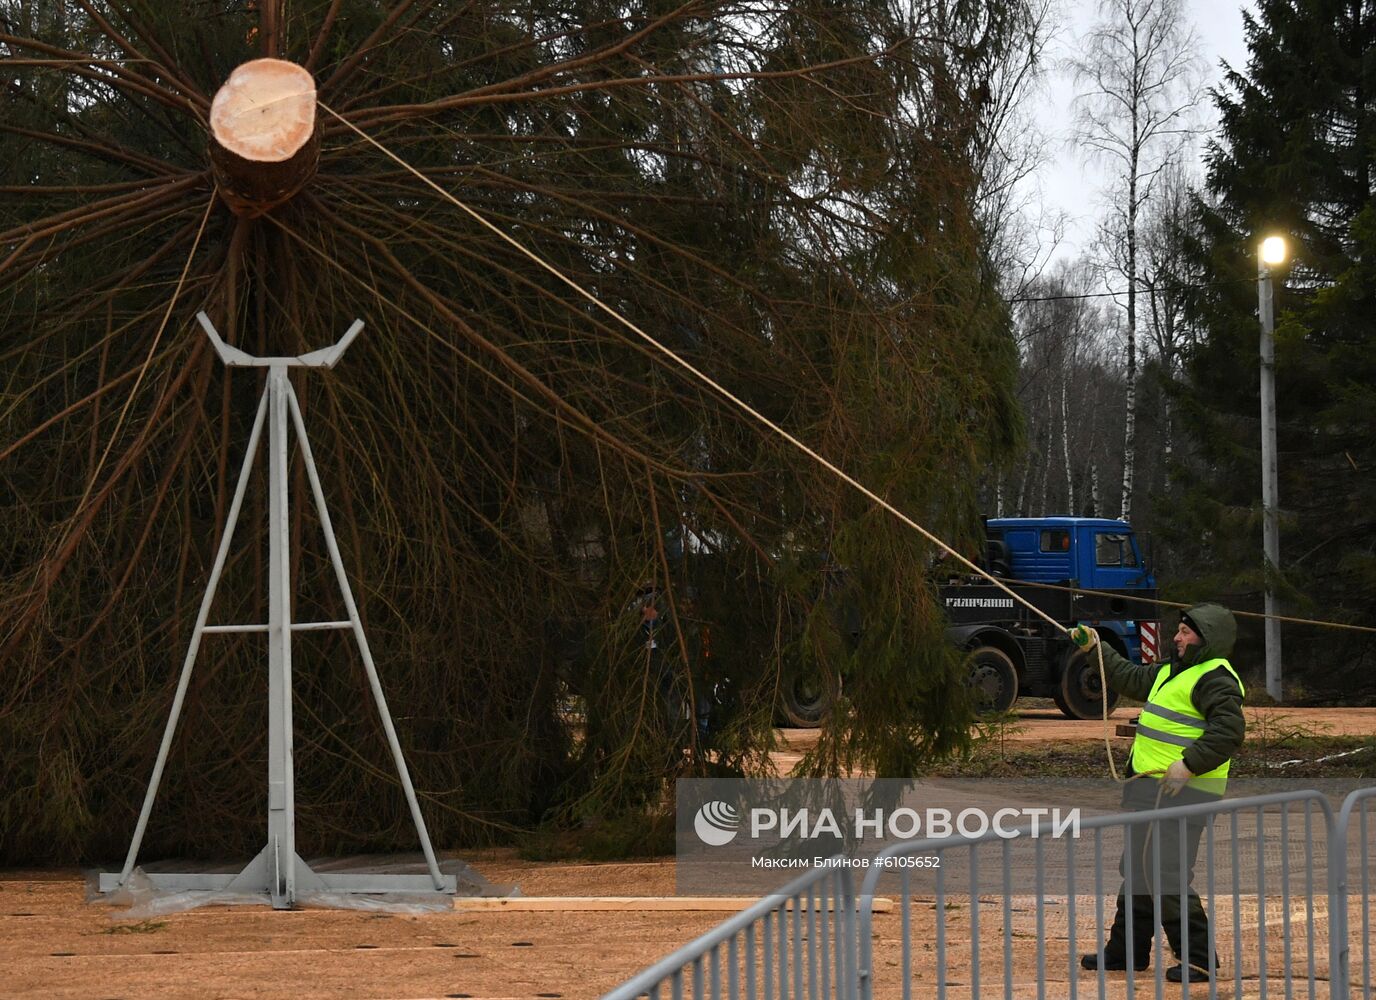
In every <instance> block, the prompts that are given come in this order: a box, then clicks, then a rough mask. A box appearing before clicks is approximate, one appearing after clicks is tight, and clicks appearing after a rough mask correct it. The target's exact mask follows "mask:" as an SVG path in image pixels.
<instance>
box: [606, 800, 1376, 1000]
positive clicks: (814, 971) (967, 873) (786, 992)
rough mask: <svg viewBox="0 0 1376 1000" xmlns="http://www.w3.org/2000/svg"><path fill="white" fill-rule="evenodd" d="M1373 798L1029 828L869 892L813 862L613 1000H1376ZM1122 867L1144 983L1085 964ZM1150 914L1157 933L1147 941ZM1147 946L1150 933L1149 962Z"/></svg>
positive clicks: (908, 871) (939, 846)
mask: <svg viewBox="0 0 1376 1000" xmlns="http://www.w3.org/2000/svg"><path fill="white" fill-rule="evenodd" d="M1372 803H1376V788H1366V789H1362V790H1359V791H1356V792H1353V793H1352V794H1350V795H1349V796H1348V797H1347V798H1346V800H1345V801H1344V802H1343V804H1342V806H1341V807H1340V808H1339V809H1338V810H1337V812H1336V814H1335V812H1334V809H1333V807H1332V806H1331V805H1330V803H1329V801H1328V800H1327V799H1326V798H1325V797H1324V796H1323V795H1322V794H1320V793H1319V792H1317V791H1295V792H1285V793H1278V794H1273V795H1260V796H1254V797H1250V798H1240V799H1223V800H1220V801H1217V802H1208V803H1202V804H1198V805H1188V806H1175V807H1171V808H1166V809H1156V810H1151V811H1143V812H1134V813H1122V814H1116V815H1113V816H1103V817H1094V818H1090V819H1084V820H1082V821H1081V822H1080V823H1079V826H1078V832H1077V836H1074V837H1058V838H1054V839H1048V838H1045V837H1038V836H1035V835H1034V832H1035V831H1033V830H1031V829H1030V828H1023V829H1020V830H1018V831H1015V832H1014V831H1010V832H1013V836H1007V835H1005V834H1003V833H993V832H991V833H987V834H984V835H982V836H976V837H971V836H956V837H945V838H939V839H927V840H918V841H909V842H905V843H901V844H895V845H892V846H890V847H888V848H886V849H885V850H883V851H882V852H880V853H879V854H878V855H877V856H876V857H875V858H873V859H871V861H870V863H869V865H868V873H867V875H866V877H865V881H864V883H863V885H862V887H861V890H860V893H859V895H858V896H857V895H856V894H855V892H854V888H853V883H852V880H851V874H850V870H849V868H848V867H846V866H836V867H822V868H815V869H812V870H810V871H809V872H808V873H807V874H805V875H803V876H802V877H800V878H798V879H796V880H795V881H793V882H791V883H789V884H788V885H787V886H785V887H784V888H783V889H781V890H780V891H779V892H778V893H776V894H774V895H771V896H768V897H766V898H764V899H762V900H760V901H759V902H758V903H756V904H754V905H753V906H751V907H750V908H749V909H747V910H744V911H743V912H741V913H739V914H737V915H736V916H734V917H732V918H731V919H730V920H728V921H726V922H725V923H723V924H721V925H720V926H719V927H716V928H714V929H713V930H712V931H710V932H708V933H707V934H705V935H703V936H702V937H700V938H698V939H697V940H695V941H693V942H691V943H689V944H687V945H685V946H684V947H683V948H680V949H679V950H678V951H676V952H674V953H673V954H672V955H670V956H669V957H667V958H665V959H664V960H662V961H660V962H658V963H656V964H655V965H654V966H651V967H650V968H649V969H646V970H645V971H644V972H642V973H640V974H639V975H637V976H636V977H634V978H633V979H631V980H630V981H628V982H627V983H625V984H623V985H622V986H620V987H618V988H617V989H615V990H613V991H612V992H610V993H608V994H607V995H606V997H604V998H603V1000H633V998H636V997H642V996H648V997H650V998H651V1000H660V998H661V997H664V996H665V995H666V994H665V992H664V991H665V990H666V988H667V990H668V995H669V996H672V997H673V998H675V1000H680V998H682V997H685V996H686V997H692V998H694V1000H699V998H701V1000H706V998H709V997H710V998H712V1000H719V998H722V997H729V998H731V1000H736V998H738V997H739V998H745V1000H757V998H763V1000H784V998H790V1000H793V998H805V1000H830V998H832V997H835V998H837V1000H875V998H877V997H882V998H889V997H893V998H902V1000H912V998H914V997H919V996H920V997H923V998H926V997H933V998H935V1000H946V998H952V1000H956V998H965V997H969V998H971V1000H976V998H982V997H997V996H1002V997H1004V998H1007V1000H1012V998H1014V997H1017V998H1018V1000H1022V998H1031V997H1034V996H1035V997H1036V998H1037V1000H1044V998H1045V997H1047V996H1048V995H1051V996H1055V997H1069V998H1070V1000H1077V998H1078V997H1079V996H1080V995H1084V996H1086V997H1089V996H1095V997H1099V998H1104V997H1107V996H1110V995H1111V996H1113V997H1115V998H1116V997H1119V996H1122V997H1124V998H1126V1000H1133V997H1134V996H1135V994H1137V993H1138V992H1141V993H1142V994H1143V995H1149V996H1153V997H1167V996H1175V995H1177V993H1178V995H1180V996H1181V997H1188V996H1190V995H1194V996H1203V995H1204V993H1205V991H1206V990H1207V994H1208V996H1209V997H1210V998H1211V1000H1213V998H1216V997H1218V996H1219V995H1220V990H1222V991H1223V992H1222V995H1223V996H1226V997H1242V996H1257V997H1261V998H1263V1000H1265V998H1267V997H1268V996H1270V995H1275V996H1276V997H1282V996H1283V997H1285V998H1286V1000H1293V998H1295V997H1296V996H1301V997H1308V998H1309V1000H1318V998H1319V997H1320V996H1323V995H1325V994H1326V995H1327V996H1329V997H1331V998H1333V1000H1338V998H1342V1000H1347V998H1348V997H1349V996H1361V997H1362V1000H1372V997H1373V968H1372V965H1371V951H1372V945H1371V941H1372V931H1373V927H1372V924H1373V914H1372V907H1373V900H1372V893H1371V889H1372V881H1373V879H1372V857H1373V853H1376V851H1373V847H1374V846H1376V845H1374V844H1373V842H1372V833H1373V827H1376V824H1372V823H1370V822H1369V821H1368V812H1369V810H1370V809H1371V808H1372V805H1371V804H1372ZM1191 838H1194V842H1193V844H1191V843H1190V841H1191ZM1179 844H1184V845H1185V850H1184V852H1183V853H1182V852H1180V851H1179V850H1178V848H1177V845H1179ZM1196 850H1197V858H1194V854H1195V851H1196ZM1175 855H1180V856H1181V857H1182V859H1183V861H1184V862H1186V863H1181V864H1174V863H1173V861H1174V856H1175ZM1120 858H1122V859H1123V861H1122V863H1121V867H1120V868H1119V871H1121V872H1122V873H1123V875H1122V885H1121V891H1122V893H1123V896H1124V897H1125V903H1126V904H1127V905H1125V907H1124V918H1125V919H1124V924H1125V928H1126V934H1125V937H1124V945H1125V952H1126V955H1125V963H1124V964H1127V965H1140V966H1142V967H1143V970H1145V969H1146V968H1147V967H1148V966H1150V967H1151V968H1152V972H1151V973H1150V974H1149V975H1150V978H1149V979H1146V978H1145V977H1142V975H1141V973H1140V972H1139V978H1134V975H1133V974H1132V973H1128V974H1126V975H1124V974H1123V973H1122V972H1118V971H1112V972H1110V971H1109V970H1106V969H1104V968H1102V967H1099V968H1091V969H1084V968H1083V967H1082V966H1081V956H1082V954H1099V953H1100V948H1101V947H1102V946H1103V944H1104V941H1105V939H1106V937H1107V932H1108V928H1109V926H1110V924H1111V923H1112V916H1111V914H1110V913H1109V909H1110V908H1111V907H1113V906H1114V905H1115V903H1116V899H1117V896H1118V893H1119V891H1120V884H1119V875H1117V874H1113V875H1111V876H1106V875H1105V870H1106V869H1107V870H1109V871H1110V872H1112V871H1113V867H1112V866H1113V864H1114V862H1115V861H1116V860H1118V859H1120ZM1192 858H1193V863H1192V864H1191V863H1188V862H1190V861H1191V859H1192ZM900 859H909V860H910V861H913V862H916V861H919V860H920V862H921V863H920V864H907V865H905V864H904V863H901V861H900ZM933 859H935V860H933ZM1129 862H1131V863H1129ZM1090 869H1092V871H1090ZM1143 883H1145V884H1143ZM1196 892H1197V893H1198V897H1197V898H1198V899H1199V906H1200V911H1202V913H1203V914H1204V915H1205V917H1206V918H1207V922H1208V927H1207V934H1201V933H1200V932H1199V931H1198V928H1199V926H1200V924H1199V923H1198V922H1197V921H1196V923H1195V927H1196V931H1195V932H1194V934H1193V935H1192V933H1191V921H1190V918H1189V914H1190V905H1191V902H1192V897H1193V896H1194V894H1195V893H1196ZM884 896H889V897H896V898H897V900H898V908H899V926H898V927H897V928H894V927H892V925H889V921H890V920H892V917H886V918H885V921H884V922H883V923H882V924H876V922H875V921H874V919H873V918H874V912H875V907H874V901H875V899H876V897H884ZM1133 901H1136V902H1137V906H1136V907H1134V906H1133V905H1132V902H1133ZM857 904H858V905H857ZM1134 909H1135V910H1136V912H1135V913H1134ZM1200 911H1196V913H1198V912H1200ZM1354 911H1355V912H1354ZM1177 913H1178V914H1179V915H1178V916H1176V914H1177ZM1140 920H1149V921H1150V923H1151V926H1152V930H1153V933H1152V934H1150V935H1147V934H1145V933H1142V932H1141V928H1140V927H1137V928H1136V929H1137V931H1138V934H1136V935H1135V934H1134V933H1133V931H1134V926H1135V923H1136V922H1137V921H1140ZM1176 920H1178V921H1179V923H1178V924H1175V921H1176ZM1167 924H1172V925H1173V926H1171V928H1170V930H1169V931H1166V925H1167ZM886 925H888V926H886ZM1354 930H1355V933H1354ZM1163 931H1165V932H1166V933H1162V932H1163ZM1166 936H1169V937H1170V938H1173V939H1174V941H1175V942H1176V943H1177V944H1178V951H1179V954H1178V955H1177V954H1172V952H1173V951H1175V950H1176V949H1171V950H1170V951H1168V950H1167V947H1166V943H1165V942H1163V940H1162V938H1163V937H1166ZM1137 938H1140V939H1141V940H1147V939H1150V940H1151V942H1152V943H1151V945H1150V946H1149V948H1148V949H1147V950H1146V952H1145V954H1144V953H1143V952H1142V951H1141V950H1139V948H1138V947H1137V945H1135V944H1134V943H1133V942H1134V940H1135V939H1137ZM1210 955H1213V956H1215V957H1216V962H1217V964H1216V965H1215V966H1213V967H1212V968H1207V969H1200V970H1198V971H1197V972H1196V974H1197V975H1199V976H1200V978H1199V979H1198V980H1196V981H1195V982H1193V983H1189V982H1186V983H1176V982H1172V981H1170V980H1168V978H1167V969H1168V967H1170V966H1174V965H1176V964H1177V963H1179V962H1181V961H1182V960H1183V964H1184V965H1185V966H1186V968H1189V966H1190V965H1191V964H1192V963H1191V959H1192V958H1193V964H1194V965H1195V966H1196V967H1208V966H1210V965H1211V963H1210V962H1209V961H1208V956H1210ZM1201 956H1203V957H1202V958H1201ZM1094 964H1096V965H1099V966H1101V965H1102V962H1099V963H1094ZM1354 980H1355V982H1354ZM1350 983H1351V984H1353V985H1357V984H1360V987H1361V991H1360V993H1358V992H1355V991H1354V992H1349V984H1350ZM1191 990H1193V991H1194V992H1193V994H1191V993H1190V991H1191Z"/></svg>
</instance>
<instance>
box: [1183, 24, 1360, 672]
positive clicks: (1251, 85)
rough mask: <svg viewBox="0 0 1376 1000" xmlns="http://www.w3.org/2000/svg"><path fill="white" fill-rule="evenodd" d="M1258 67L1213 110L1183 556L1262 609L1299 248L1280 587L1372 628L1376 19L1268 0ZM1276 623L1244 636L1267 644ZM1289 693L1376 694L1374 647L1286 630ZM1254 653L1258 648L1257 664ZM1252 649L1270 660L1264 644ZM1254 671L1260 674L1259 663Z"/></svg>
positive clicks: (1257, 40) (1253, 56) (1196, 259)
mask: <svg viewBox="0 0 1376 1000" xmlns="http://www.w3.org/2000/svg"><path fill="white" fill-rule="evenodd" d="M1244 16H1245V17H1246V26H1247V38H1248V47H1249V50H1250V55H1249V59H1248V65H1247V68H1246V70H1245V71H1243V72H1237V71H1234V72H1230V73H1229V74H1228V76H1227V85H1226V88H1225V89H1224V90H1223V91H1222V92H1221V93H1220V94H1219V95H1217V97H1216V100H1217V104H1218V110H1219V112H1220V117H1221V132H1220V135H1219V138H1218V140H1217V142H1216V143H1215V144H1214V146H1213V147H1212V149H1211V152H1210V157H1209V175H1208V189H1209V195H1210V197H1209V198H1208V199H1207V200H1205V199H1199V200H1197V202H1196V206H1195V212H1196V215H1197V221H1198V224H1199V225H1198V229H1197V230H1196V231H1195V233H1194V234H1193V235H1188V236H1187V237H1186V239H1185V250H1186V252H1187V254H1188V255H1189V256H1190V257H1191V258H1192V261H1193V263H1194V264H1196V265H1197V266H1198V267H1199V268H1200V273H1201V276H1202V281H1203V285H1202V287H1201V288H1200V289H1199V290H1198V292H1197V294H1196V295H1195V296H1194V297H1193V300H1192V302H1191V304H1190V309H1191V313H1192V319H1193V320H1194V321H1195V322H1197V323H1198V324H1199V327H1200V329H1201V331H1202V332H1203V336H1202V339H1201V341H1200V342H1199V343H1198V344H1196V345H1194V346H1193V347H1192V348H1191V349H1190V350H1189V354H1188V359H1187V365H1186V378H1185V384H1184V385H1183V387H1182V388H1181V390H1180V392H1179V400H1178V406H1179V408H1180V409H1179V414H1180V417H1181V418H1182V423H1183V424H1184V425H1185V429H1186V431H1187V433H1188V434H1189V436H1190V438H1191V443H1192V446H1193V449H1194V451H1195V456H1196V457H1195V460H1194V461H1193V462H1192V463H1190V464H1189V465H1187V466H1185V467H1183V468H1182V470H1181V471H1182V478H1181V479H1180V480H1179V482H1178V483H1177V488H1176V489H1175V490H1174V491H1173V495H1172V496H1171V497H1170V498H1169V501H1168V502H1169V509H1171V510H1173V511H1174V530H1173V534H1174V539H1173V541H1174V547H1175V548H1176V550H1177V555H1178V556H1185V555H1186V554H1187V553H1188V554H1189V555H1192V556H1193V558H1194V562H1193V570H1194V574H1195V575H1194V576H1192V577H1191V578H1190V579H1189V581H1188V583H1182V584H1181V585H1180V586H1181V589H1182V590H1187V591H1189V592H1190V594H1191V596H1201V597H1202V596H1206V595H1208V596H1213V597H1220V598H1224V599H1227V600H1230V601H1233V602H1239V603H1244V604H1245V603H1250V604H1252V605H1253V606H1254V607H1255V606H1256V605H1257V604H1258V603H1259V599H1260V594H1261V592H1262V590H1263V589H1264V577H1263V567H1264V561H1263V559H1262V546H1261V503H1260V476H1261V472H1260V450H1259V449H1260V446H1259V403H1258V375H1257V371H1258V353H1257V343H1258V323H1257V315H1256V309H1257V294H1256V285H1255V275H1256V266H1257V265H1256V254H1257V250H1258V244H1259V243H1260V241H1261V239H1262V238H1263V237H1264V236H1266V235H1269V234H1271V233H1275V232H1279V233H1283V234H1285V235H1286V236H1287V237H1288V239H1289V241H1290V245H1291V256H1292V260H1293V264H1292V265H1291V266H1290V268H1289V270H1288V273H1287V274H1282V275H1281V276H1280V277H1279V279H1278V288H1277V331H1276V339H1277V349H1276V394H1277V405H1278V421H1279V424H1278V441H1277V444H1278V456H1279V470H1280V509H1281V512H1282V536H1281V565H1280V575H1281V577H1282V579H1281V580H1280V581H1279V586H1280V587H1281V588H1282V593H1283V594H1285V595H1287V596H1288V598H1289V600H1290V602H1291V610H1293V611H1295V612H1300V613H1313V614H1317V615H1318V616H1320V617H1323V618H1328V619H1339V620H1350V621H1354V622H1360V623H1364V624H1370V623H1371V622H1372V621H1373V615H1374V614H1376V515H1374V514H1373V511H1376V328H1373V326H1372V324H1371V309H1372V306H1371V296H1372V289H1373V288H1376V199H1373V194H1372V189H1371V183H1370V182H1371V179H1372V178H1371V172H1372V157H1373V153H1374V149H1376V147H1373V145H1372V140H1373V138H1374V137H1376V133H1374V132H1373V124H1376V119H1373V109H1372V101H1371V98H1372V95H1373V93H1376V89H1374V88H1376V75H1373V74H1376V58H1374V57H1376V9H1373V5H1372V4H1370V3H1348V2H1336V0H1300V2H1295V0H1263V2H1262V3H1260V4H1259V5H1258V11H1257V14H1256V16H1255V17H1253V16H1250V15H1244ZM1260 634H1261V630H1260V626H1259V624H1258V625H1257V626H1255V627H1249V628H1247V629H1245V630H1244V637H1246V638H1248V639H1249V641H1251V642H1259V638H1260ZM1286 634H1287V638H1286V640H1285V644H1284V653H1285V671H1286V679H1287V682H1290V681H1294V680H1297V679H1300V678H1302V682H1303V685H1304V686H1305V687H1307V688H1311V689H1330V690H1340V691H1343V692H1344V693H1346V694H1347V695H1349V696H1351V695H1353V694H1354V693H1360V692H1364V693H1365V694H1366V695H1368V696H1369V695H1370V694H1371V693H1373V692H1376V682H1374V681H1373V679H1372V678H1373V674H1372V671H1371V666H1372V664H1373V662H1374V661H1376V643H1374V642H1373V641H1372V640H1371V637H1370V636H1369V635H1363V634H1361V633H1356V632H1339V631H1307V630H1305V629H1301V628H1296V627H1291V626H1286ZM1247 648H1248V647H1247V646H1244V650H1246V649H1247ZM1253 648H1255V647H1253ZM1243 655H1244V660H1243V662H1244V664H1245V663H1246V662H1247V660H1251V662H1252V663H1253V664H1258V663H1259V662H1260V653H1259V650H1258V651H1257V652H1256V655H1255V656H1248V655H1247V654H1246V653H1245V652H1244V654H1243Z"/></svg>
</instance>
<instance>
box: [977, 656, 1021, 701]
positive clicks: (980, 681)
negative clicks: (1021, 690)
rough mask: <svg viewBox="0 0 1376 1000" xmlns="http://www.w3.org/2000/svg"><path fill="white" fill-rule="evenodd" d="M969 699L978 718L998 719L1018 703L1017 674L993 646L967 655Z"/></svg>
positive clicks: (1011, 663) (1009, 661) (1005, 657)
mask: <svg viewBox="0 0 1376 1000" xmlns="http://www.w3.org/2000/svg"><path fill="white" fill-rule="evenodd" d="M969 663H970V679H969V682H968V683H969V685H970V695H971V698H972V700H973V701H974V703H975V710H976V711H977V712H979V713H980V714H981V715H1001V714H1002V713H1004V712H1006V711H1008V710H1009V709H1010V708H1012V707H1013V702H1015V701H1017V700H1018V671H1017V668H1016V667H1014V666H1013V661H1012V660H1010V659H1009V658H1008V654H1007V653H1005V652H1004V651H1003V650H1001V649H995V648H994V647H993V646H980V647H978V648H977V649H975V650H974V651H973V652H971V653H970V656H969Z"/></svg>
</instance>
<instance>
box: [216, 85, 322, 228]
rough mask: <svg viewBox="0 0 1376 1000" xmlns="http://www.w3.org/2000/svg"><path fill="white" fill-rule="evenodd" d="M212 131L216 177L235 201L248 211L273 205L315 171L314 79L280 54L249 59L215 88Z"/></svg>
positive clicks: (235, 206)
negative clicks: (274, 56) (282, 58)
mask: <svg viewBox="0 0 1376 1000" xmlns="http://www.w3.org/2000/svg"><path fill="white" fill-rule="evenodd" d="M210 136H211V138H210V160H211V164H212V166H213V169H214V173H215V180H216V183H217V184H218V185H219V188H220V194H221V196H222V197H223V198H224V199H225V202H226V203H227V204H228V205H229V207H230V209H231V210H233V211H234V212H235V213H236V214H238V215H245V216H257V215H262V214H263V213H265V212H268V211H270V210H271V209H273V208H275V207H276V206H278V205H280V204H282V203H283V202H285V201H287V200H288V199H290V198H291V197H292V196H293V195H294V194H296V193H297V192H298V191H300V190H301V188H302V187H304V186H305V184H306V182H307V181H309V180H310V178H311V177H312V176H313V175H314V173H315V167H316V163H317V161H318V160H319V157H320V140H319V134H318V132H317V129H316V117H315V81H314V80H313V79H311V75H310V73H308V72H307V71H306V70H305V69H303V68H302V67H300V66H298V65H296V64H295V63H291V62H286V61H284V60H281V59H254V60H253V61H251V62H246V63H244V64H243V65H242V66H239V67H238V68H237V69H235V70H234V72H233V73H231V74H230V75H229V79H228V80H226V81H225V84H224V86H223V87H221V88H220V89H219V91H217V92H216V94H215V100H214V101H213V102H212V103H211V106H210Z"/></svg>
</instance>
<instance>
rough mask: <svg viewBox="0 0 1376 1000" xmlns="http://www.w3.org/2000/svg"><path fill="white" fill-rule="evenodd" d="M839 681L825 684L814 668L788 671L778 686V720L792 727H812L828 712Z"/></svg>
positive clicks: (816, 725)
mask: <svg viewBox="0 0 1376 1000" xmlns="http://www.w3.org/2000/svg"><path fill="white" fill-rule="evenodd" d="M839 687H840V683H839V681H838V682H835V683H833V684H828V683H827V681H826V678H824V677H823V676H822V675H821V674H820V673H819V672H817V671H815V670H793V671H789V672H788V673H787V674H786V675H785V676H784V678H783V683H782V684H781V685H780V686H779V704H778V713H777V714H778V716H779V720H778V721H779V722H780V723H782V724H783V725H786V726H792V727H793V728H794V729H816V728H817V727H818V726H820V725H821V724H822V722H823V720H824V719H826V717H827V715H828V714H830V712H831V706H832V705H833V704H835V702H836V696H837V695H838V694H840V691H839Z"/></svg>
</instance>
